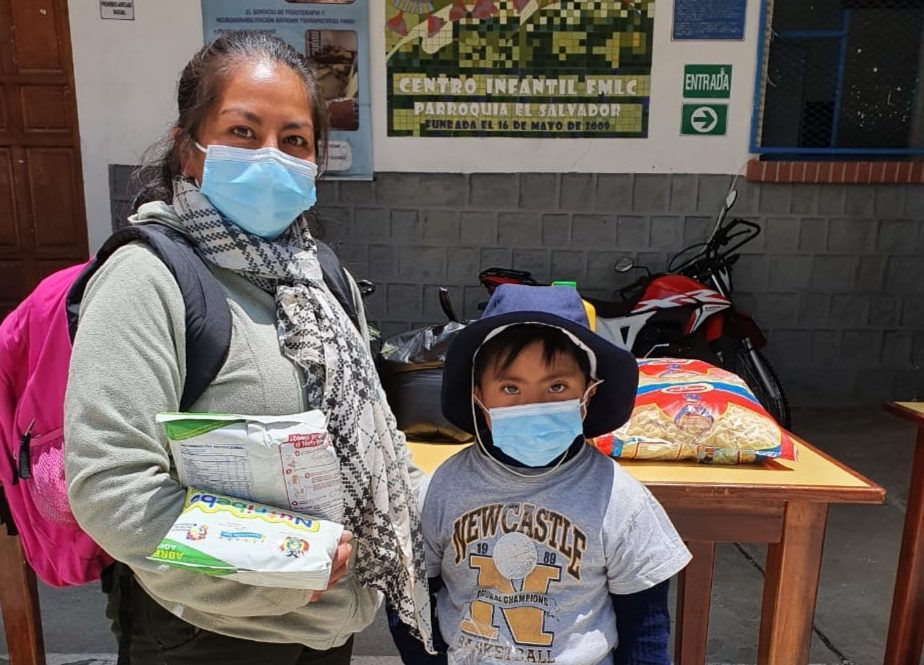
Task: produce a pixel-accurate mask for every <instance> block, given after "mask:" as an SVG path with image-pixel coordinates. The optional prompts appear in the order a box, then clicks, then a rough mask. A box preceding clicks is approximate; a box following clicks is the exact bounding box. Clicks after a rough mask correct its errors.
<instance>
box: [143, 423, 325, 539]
mask: <svg viewBox="0 0 924 665" xmlns="http://www.w3.org/2000/svg"><path fill="white" fill-rule="evenodd" d="M157 422H159V423H160V424H161V425H163V427H164V431H165V433H166V435H167V439H168V440H169V441H170V452H171V454H172V455H173V459H174V461H175V462H176V469H177V474H178V475H179V480H180V484H182V485H184V486H185V487H198V488H201V489H205V490H209V491H212V492H218V493H219V494H227V495H230V496H234V497H237V498H239V499H247V500H250V501H259V502H260V503H265V504H268V505H270V506H281V507H283V508H288V509H289V510H293V511H295V512H299V513H306V514H309V515H312V516H314V517H320V518H323V519H326V520H330V521H331V522H340V521H342V520H343V489H342V487H343V486H342V484H341V482H340V460H339V459H338V458H337V452H336V451H335V450H334V447H333V444H332V443H331V437H330V434H329V433H328V431H327V417H326V416H325V415H324V414H323V413H322V412H321V411H308V412H306V413H297V414H294V415H288V416H240V415H233V414H216V413H162V414H159V415H158V416H157Z"/></svg>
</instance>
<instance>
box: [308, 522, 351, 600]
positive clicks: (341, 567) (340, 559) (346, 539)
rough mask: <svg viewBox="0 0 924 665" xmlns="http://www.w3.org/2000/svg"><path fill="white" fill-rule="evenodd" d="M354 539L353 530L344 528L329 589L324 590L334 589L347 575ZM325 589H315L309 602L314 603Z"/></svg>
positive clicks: (335, 555)
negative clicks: (351, 542)
mask: <svg viewBox="0 0 924 665" xmlns="http://www.w3.org/2000/svg"><path fill="white" fill-rule="evenodd" d="M352 539H353V532H352V531H347V530H345V529H344V531H343V534H342V535H341V536H340V543H339V544H338V545H337V551H336V552H335V553H334V564H333V568H332V569H331V571H330V580H329V581H328V583H327V589H324V591H328V590H330V589H333V588H334V586H336V584H337V582H339V581H340V580H341V579H342V578H343V576H344V575H346V572H347V568H348V567H349V565H350V557H351V556H352V555H353V545H351V544H350V541H351V540H352ZM324 591H315V592H314V593H313V594H311V600H310V601H308V602H310V603H313V602H314V601H316V600H317V599H318V598H320V597H321V594H323V593H324Z"/></svg>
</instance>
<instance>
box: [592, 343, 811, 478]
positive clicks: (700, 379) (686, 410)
mask: <svg viewBox="0 0 924 665" xmlns="http://www.w3.org/2000/svg"><path fill="white" fill-rule="evenodd" d="M638 368H639V384H638V395H637V397H636V400H635V409H634V410H633V411H632V417H631V418H629V421H628V422H627V423H626V424H625V425H623V426H622V427H620V428H619V429H618V430H616V431H615V432H613V433H611V434H605V435H603V436H600V437H597V438H596V439H594V441H593V443H594V445H595V446H596V447H597V448H598V449H599V450H600V451H601V452H603V453H605V454H607V455H610V456H612V457H618V458H622V459H643V460H683V461H697V462H703V463H709V464H748V463H753V462H760V461H762V460H765V459H787V460H792V459H794V458H795V448H794V447H793V442H792V440H791V439H790V438H789V436H788V435H787V433H786V432H785V431H784V430H783V429H781V428H780V426H779V425H777V424H776V421H775V420H773V418H772V417H771V416H770V414H768V413H767V411H766V410H765V409H764V408H763V407H762V406H761V405H760V402H758V401H757V398H756V397H754V394H753V393H752V392H751V391H750V390H749V389H748V387H747V384H746V383H745V382H744V380H743V379H741V378H740V377H738V376H736V375H735V374H732V373H731V372H729V371H726V370H724V369H721V368H720V367H716V366H714V365H710V364H709V363H707V362H703V361H701V360H686V359H678V358H646V359H640V360H639V361H638Z"/></svg>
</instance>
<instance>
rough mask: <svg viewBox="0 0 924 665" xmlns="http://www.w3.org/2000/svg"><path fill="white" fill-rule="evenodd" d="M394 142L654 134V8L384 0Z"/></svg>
mask: <svg viewBox="0 0 924 665" xmlns="http://www.w3.org/2000/svg"><path fill="white" fill-rule="evenodd" d="M383 4H384V5H385V32H386V40H385V42H386V56H387V75H388V82H387V83H388V93H387V96H388V109H387V112H388V135H389V136H452V137H456V136H516V137H533V138H565V137H593V138H643V137H647V136H648V103H649V94H650V92H649V91H650V80H651V55H652V31H653V25H654V0H384V2H383Z"/></svg>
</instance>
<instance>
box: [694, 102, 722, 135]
mask: <svg viewBox="0 0 924 665" xmlns="http://www.w3.org/2000/svg"><path fill="white" fill-rule="evenodd" d="M690 124H691V125H692V126H693V129H694V130H695V131H697V132H699V133H700V134H708V133H709V132H711V131H712V130H713V129H715V126H716V125H717V124H719V114H718V113H716V112H715V110H714V109H712V108H710V107H708V106H700V107H699V108H698V109H696V110H695V111H693V114H692V115H691V116H690Z"/></svg>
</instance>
